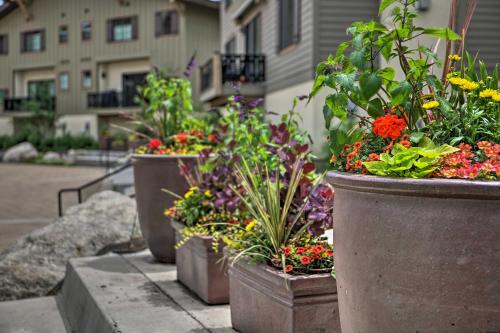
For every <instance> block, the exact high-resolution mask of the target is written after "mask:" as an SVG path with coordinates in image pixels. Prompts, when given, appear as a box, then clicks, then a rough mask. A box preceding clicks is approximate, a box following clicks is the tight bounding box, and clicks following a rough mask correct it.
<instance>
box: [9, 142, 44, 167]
mask: <svg viewBox="0 0 500 333" xmlns="http://www.w3.org/2000/svg"><path fill="white" fill-rule="evenodd" d="M37 156H38V151H37V150H36V148H35V147H34V146H33V145H32V144H31V143H29V142H22V143H19V144H17V145H15V146H12V147H10V148H9V149H7V151H6V152H5V154H4V155H3V159H2V160H3V161H4V162H13V163H15V162H27V161H31V160H34V159H35V158H36V157H37Z"/></svg>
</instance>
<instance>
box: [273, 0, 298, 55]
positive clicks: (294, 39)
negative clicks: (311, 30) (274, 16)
mask: <svg viewBox="0 0 500 333" xmlns="http://www.w3.org/2000/svg"><path fill="white" fill-rule="evenodd" d="M285 4H288V5H291V6H294V9H295V12H294V13H293V17H288V18H287V21H285V14H286V13H285V12H286V7H284V5H285ZM278 15H279V17H278V20H277V22H278V29H277V30H278V52H281V51H283V50H285V49H287V48H289V47H292V46H294V45H297V44H299V43H300V40H301V34H302V1H301V0H278ZM286 25H291V28H290V27H288V28H287V27H285V26H286ZM287 33H288V34H290V35H286V34H287Z"/></svg>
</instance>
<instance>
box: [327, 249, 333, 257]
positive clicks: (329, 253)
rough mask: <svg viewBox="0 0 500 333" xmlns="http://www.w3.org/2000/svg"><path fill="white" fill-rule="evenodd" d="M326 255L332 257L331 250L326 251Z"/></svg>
mask: <svg viewBox="0 0 500 333" xmlns="http://www.w3.org/2000/svg"><path fill="white" fill-rule="evenodd" d="M326 254H327V255H328V256H329V257H333V251H332V250H329V249H328V250H326Z"/></svg>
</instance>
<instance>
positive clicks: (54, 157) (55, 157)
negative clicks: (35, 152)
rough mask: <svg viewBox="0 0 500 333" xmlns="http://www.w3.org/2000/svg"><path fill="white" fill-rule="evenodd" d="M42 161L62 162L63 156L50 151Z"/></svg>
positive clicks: (44, 155)
mask: <svg viewBox="0 0 500 333" xmlns="http://www.w3.org/2000/svg"><path fill="white" fill-rule="evenodd" d="M42 159H43V160H44V161H45V162H55V161H60V160H61V155H59V153H58V152H55V151H49V152H46V153H45V154H43V157H42Z"/></svg>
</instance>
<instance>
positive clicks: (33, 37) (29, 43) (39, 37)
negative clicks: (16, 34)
mask: <svg viewBox="0 0 500 333" xmlns="http://www.w3.org/2000/svg"><path fill="white" fill-rule="evenodd" d="M43 50H45V31H44V30H37V31H29V32H23V33H21V52H41V51H43Z"/></svg>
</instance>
